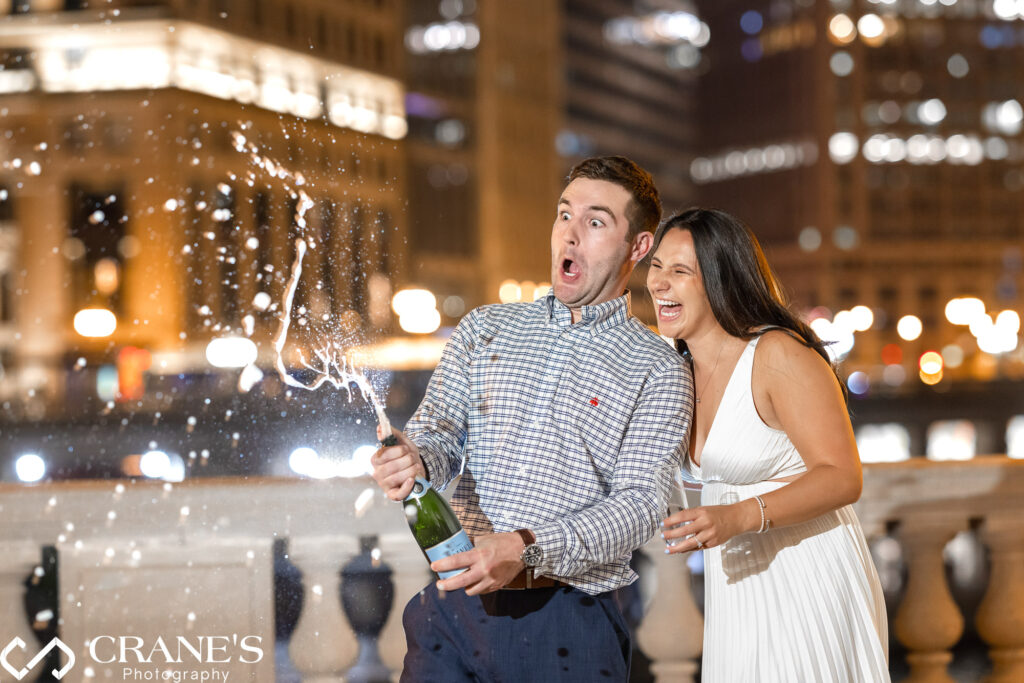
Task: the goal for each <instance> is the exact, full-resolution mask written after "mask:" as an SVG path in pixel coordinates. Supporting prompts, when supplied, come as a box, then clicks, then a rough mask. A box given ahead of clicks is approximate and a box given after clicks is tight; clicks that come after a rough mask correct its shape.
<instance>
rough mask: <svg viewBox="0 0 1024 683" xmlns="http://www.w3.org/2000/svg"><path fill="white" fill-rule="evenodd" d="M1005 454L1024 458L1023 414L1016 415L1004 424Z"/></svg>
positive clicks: (1019, 458) (1020, 458)
mask: <svg viewBox="0 0 1024 683" xmlns="http://www.w3.org/2000/svg"><path fill="white" fill-rule="evenodd" d="M1006 454H1007V455H1009V456H1010V457H1011V458H1017V459H1018V460H1024V415H1017V416H1016V417H1014V418H1012V419H1011V420H1010V422H1009V424H1007V425H1006Z"/></svg>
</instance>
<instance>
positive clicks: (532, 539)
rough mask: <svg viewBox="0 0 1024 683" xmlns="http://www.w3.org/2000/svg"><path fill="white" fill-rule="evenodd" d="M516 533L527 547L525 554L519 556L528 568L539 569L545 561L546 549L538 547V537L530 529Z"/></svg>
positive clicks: (519, 530)
mask: <svg viewBox="0 0 1024 683" xmlns="http://www.w3.org/2000/svg"><path fill="white" fill-rule="evenodd" d="M516 533H517V534H519V537H520V538H522V539H523V545H524V546H525V547H524V548H523V552H522V553H521V554H520V555H519V559H520V560H522V561H523V564H525V565H526V566H527V567H530V568H533V567H539V566H540V563H541V562H542V561H543V560H544V549H543V548H541V547H540V546H539V545H537V537H536V536H534V534H533V532H532V531H530V530H529V529H516Z"/></svg>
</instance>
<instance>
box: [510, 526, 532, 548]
mask: <svg viewBox="0 0 1024 683" xmlns="http://www.w3.org/2000/svg"><path fill="white" fill-rule="evenodd" d="M515 533H517V534H519V538H521V539H523V547H524V548H525V547H526V546H528V545H533V544H534V543H536V542H537V536H536V535H535V534H534V533H533V532H532V531H530V530H529V529H516V531H515Z"/></svg>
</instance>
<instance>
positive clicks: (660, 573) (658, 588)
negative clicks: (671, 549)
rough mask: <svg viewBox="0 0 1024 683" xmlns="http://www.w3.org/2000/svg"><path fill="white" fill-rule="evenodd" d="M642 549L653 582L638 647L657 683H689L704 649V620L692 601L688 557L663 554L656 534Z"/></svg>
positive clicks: (692, 678) (662, 547)
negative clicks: (650, 564) (687, 564)
mask: <svg viewBox="0 0 1024 683" xmlns="http://www.w3.org/2000/svg"><path fill="white" fill-rule="evenodd" d="M644 550H645V551H646V554H647V556H648V557H649V558H650V559H651V562H652V564H653V567H652V568H651V570H652V571H653V572H654V583H653V588H652V594H651V595H650V596H649V600H648V601H647V602H648V604H649V608H648V609H647V611H646V613H645V614H644V619H643V621H642V622H641V624H640V626H639V627H638V628H637V631H636V636H637V644H638V645H639V646H640V649H641V650H643V651H644V654H646V655H647V656H648V658H650V660H651V673H652V674H654V680H655V681H656V682H657V683H692V682H693V680H694V675H695V674H696V673H697V661H696V660H697V658H698V657H699V656H700V654H701V651H702V650H703V647H704V617H703V616H702V615H701V613H700V610H698V609H697V604H696V603H695V602H694V600H693V590H692V586H691V580H690V570H689V568H688V567H687V566H686V560H687V558H688V557H689V554H686V555H666V554H665V542H664V541H663V540H661V537H660V536H657V535H656V536H655V537H654V539H653V540H651V541H650V542H649V543H648V544H647V545H646V546H644Z"/></svg>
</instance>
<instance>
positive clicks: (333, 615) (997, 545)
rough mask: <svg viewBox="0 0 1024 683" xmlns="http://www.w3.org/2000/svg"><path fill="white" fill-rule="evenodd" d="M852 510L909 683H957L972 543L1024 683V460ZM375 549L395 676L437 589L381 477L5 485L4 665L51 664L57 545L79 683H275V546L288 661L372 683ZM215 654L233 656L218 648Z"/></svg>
mask: <svg viewBox="0 0 1024 683" xmlns="http://www.w3.org/2000/svg"><path fill="white" fill-rule="evenodd" d="M856 507H857V511H858V514H859V516H860V518H861V521H862V524H863V525H864V529H865V533H866V534H867V535H868V538H869V540H874V541H879V540H884V541H886V542H889V543H893V542H898V544H899V547H900V551H901V554H902V561H903V563H905V566H906V582H905V585H904V586H903V587H902V600H901V602H900V603H899V605H898V607H897V609H896V610H895V614H894V615H890V616H891V617H892V622H893V633H894V635H895V637H896V638H897V639H898V640H899V641H900V643H902V645H904V646H905V647H906V648H907V650H908V654H907V663H908V665H909V669H910V674H909V678H908V679H907V680H910V681H936V682H938V681H951V680H952V679H951V678H950V676H949V674H948V672H947V667H948V665H949V663H950V661H951V659H952V653H951V650H952V648H953V646H954V645H955V644H956V643H957V641H958V640H959V639H960V638H961V635H962V634H963V632H964V628H965V621H964V620H965V615H963V614H961V613H960V610H959V608H958V607H957V603H956V602H955V601H954V599H953V596H952V594H951V591H950V587H949V585H948V582H947V578H946V568H945V567H946V562H945V560H944V557H943V553H944V549H945V548H946V546H947V543H948V542H949V541H950V539H952V538H953V537H954V536H955V535H956V534H958V533H960V532H962V531H964V530H968V529H972V530H975V531H976V532H977V534H978V538H980V540H981V542H982V543H983V544H984V546H985V547H986V548H987V549H988V557H989V565H990V567H991V571H990V579H989V581H988V585H987V588H986V592H985V595H984V598H983V599H982V601H981V604H980V606H979V608H978V610H977V614H976V615H975V626H976V629H977V633H978V634H979V635H980V637H981V638H983V639H984V641H985V642H986V643H987V645H988V646H989V648H990V650H989V654H990V658H991V660H992V664H993V670H992V674H991V678H990V681H991V682H992V683H999V682H1002V681H1018V680H1024V461H1014V460H1010V459H1008V458H1005V457H1000V456H985V457H978V458H975V459H974V460H971V461H967V462H957V463H933V462H929V461H925V460H923V459H920V460H918V459H915V460H912V461H909V462H904V463H895V464H881V465H870V466H867V467H866V468H865V480H864V493H863V495H862V497H861V500H860V502H858V503H857V506H856ZM367 538H373V539H376V540H375V544H376V548H377V549H379V551H380V553H379V559H380V561H381V562H383V563H384V564H385V565H387V566H388V567H390V569H391V572H392V574H391V582H392V585H393V596H394V597H393V607H392V609H391V610H390V612H389V614H388V615H387V618H386V621H384V627H383V630H382V631H381V633H380V636H379V637H378V639H377V642H376V643H371V645H373V646H375V647H374V648H373V652H371V653H369V654H370V655H372V656H371V658H372V659H373V660H374V661H375V662H376V661H377V660H376V658H377V653H378V652H379V659H380V662H383V666H385V667H387V668H388V669H390V670H391V671H393V672H397V670H398V669H399V668H400V666H401V661H402V657H403V655H404V646H405V643H404V636H403V633H402V626H401V611H402V607H403V606H404V605H405V604H406V602H408V600H409V599H411V598H412V597H413V596H414V595H415V594H416V593H417V592H418V591H419V590H420V589H421V588H422V587H423V586H424V585H426V584H427V583H428V581H429V580H430V576H431V575H430V572H429V570H428V568H427V566H426V563H425V561H424V560H423V557H422V555H421V554H420V552H419V549H418V548H417V547H416V546H415V544H414V543H413V541H412V537H411V535H410V534H409V532H408V529H407V528H406V526H405V520H404V517H403V515H402V514H401V511H400V509H399V508H398V506H396V505H395V504H393V503H391V502H390V501H386V500H385V499H384V498H383V496H382V495H380V494H379V493H377V492H376V491H375V489H374V488H373V487H372V486H371V482H370V481H369V480H355V479H348V480H345V479H336V480H330V481H304V480H291V479H219V480H218V479H206V480H193V481H190V482H186V483H181V484H174V485H169V484H161V483H154V482H128V481H125V482H113V481H111V482H99V481H91V482H68V483H58V484H46V485H40V486H3V487H0V646H5V645H6V644H7V643H10V642H12V641H13V639H14V638H16V637H18V638H21V640H22V641H23V642H24V643H26V647H25V648H24V649H21V648H12V649H11V650H9V652H8V655H7V661H8V662H9V663H10V665H11V666H12V667H14V668H18V667H21V666H25V665H27V663H28V662H29V661H30V660H31V659H32V657H33V656H34V655H35V652H36V651H38V645H37V641H36V640H35V638H34V636H33V635H32V631H31V629H30V623H29V622H28V620H26V618H25V612H24V608H23V604H22V603H23V600H22V596H23V594H24V584H25V580H26V577H28V576H29V575H30V574H32V572H33V570H34V568H35V567H37V566H38V565H39V562H40V557H41V548H42V547H44V546H52V547H54V548H56V550H57V554H58V557H59V562H58V567H59V576H58V584H59V596H60V597H59V618H60V629H59V633H60V637H61V639H62V641H64V642H65V643H66V644H67V645H68V646H69V647H70V648H71V649H72V651H73V652H74V653H75V656H76V665H75V666H74V667H73V668H72V669H71V670H70V672H69V673H68V675H67V676H65V680H71V681H84V680H90V681H92V680H96V679H100V680H127V679H126V678H125V676H126V675H127V672H126V667H131V668H132V669H133V673H134V670H142V671H150V670H157V669H175V668H177V669H192V670H207V671H212V670H214V669H216V670H217V671H220V672H223V673H226V674H228V675H230V676H231V680H239V679H242V680H258V681H272V680H274V671H275V663H274V637H275V632H274V588H273V579H274V574H273V571H274V567H273V544H274V542H275V541H276V540H279V539H283V540H284V541H285V542H286V543H287V547H288V554H289V559H290V561H291V562H292V563H293V564H294V565H295V566H296V567H297V568H298V569H299V570H300V571H301V572H302V587H303V598H302V609H301V615H300V617H299V621H298V624H297V626H296V628H295V630H294V632H293V633H292V637H291V642H290V643H289V647H288V654H289V658H290V659H291V661H292V665H293V666H294V667H295V668H296V669H297V670H298V671H299V672H300V673H301V674H302V677H303V681H304V682H314V681H315V682H318V683H319V682H327V681H342V680H345V678H346V675H348V676H349V677H350V678H351V679H352V680H359V679H360V676H359V675H355V674H354V673H353V672H357V671H370V670H374V669H373V665H372V663H371V665H370V668H366V666H364V661H365V660H366V659H367V657H366V655H367V651H366V649H367V647H368V643H367V640H366V638H365V637H357V634H356V633H355V632H354V631H353V628H352V626H351V623H350V621H349V619H348V618H347V615H346V614H345V611H344V610H343V608H342V604H341V600H340V598H339V582H340V581H341V576H340V569H341V567H342V566H343V565H345V564H346V563H347V562H348V561H349V560H350V559H352V558H353V557H355V556H356V555H357V554H359V552H360V542H361V540H363V539H367ZM662 551H663V545H662V543H661V541H660V539H656V540H654V541H652V542H651V544H650V545H649V546H648V547H647V548H645V549H644V552H645V553H646V555H647V557H648V558H649V561H648V562H647V566H646V569H645V571H644V576H643V581H642V584H643V591H642V592H643V593H644V594H645V596H646V605H647V607H646V613H645V617H644V620H643V622H642V623H641V624H640V626H639V627H638V629H637V634H636V636H637V643H638V645H639V647H640V648H641V649H642V650H643V652H644V653H645V654H646V655H647V656H648V658H649V659H650V660H651V661H652V665H651V672H652V674H653V675H654V676H655V679H656V680H657V681H659V683H676V682H682V681H693V680H695V679H696V674H697V671H698V662H699V658H700V651H701V631H702V624H703V621H702V619H701V615H700V611H699V608H698V605H697V603H696V601H695V600H694V595H693V592H692V591H691V577H690V575H689V573H688V571H687V569H686V563H685V562H684V561H683V558H680V557H678V556H666V555H664V553H663V552H662ZM374 555H375V556H376V553H374ZM876 561H878V560H876ZM887 561H888V560H887ZM880 571H882V573H883V575H884V574H885V572H884V568H883V567H881V566H880ZM966 616H970V615H966ZM381 617H382V620H383V615H381ZM247 636H248V637H249V638H250V640H248V641H245V642H247V643H248V644H249V645H253V644H259V650H260V652H261V656H260V657H259V659H258V661H253V660H256V656H255V654H253V652H252V650H248V651H247V650H244V649H240V646H239V640H240V639H244V638H245V637H247ZM119 637H133V638H136V639H138V641H141V642H142V643H144V646H143V647H141V648H137V649H136V650H133V649H132V648H131V645H132V644H136V641H129V643H128V648H127V651H126V653H124V654H125V656H126V657H127V659H128V660H129V661H128V662H127V663H124V662H121V661H108V660H120V659H122V658H124V657H121V654H122V653H121V652H120V651H119V650H117V648H116V647H115V646H123V645H124V643H122V642H119V641H117V640H116V639H117V638H119ZM158 638H163V640H164V641H166V643H168V644H170V645H171V648H170V649H171V652H172V654H173V653H178V652H179V648H180V647H181V646H180V644H177V640H178V639H179V638H182V639H184V640H185V641H186V644H187V645H191V646H192V647H193V648H197V647H199V648H200V649H201V646H203V643H204V642H205V647H206V648H207V649H206V650H205V651H201V652H200V654H201V655H204V656H205V658H207V659H208V658H209V656H210V655H211V653H212V654H213V655H215V656H214V659H217V660H218V661H216V662H213V663H210V662H209V661H204V662H202V663H196V662H195V659H194V657H193V656H192V654H191V653H190V651H188V650H180V653H183V656H181V657H179V659H181V660H182V661H181V663H178V664H165V663H164V657H162V656H158V655H161V653H160V652H157V653H153V652H152V649H153V644H154V643H155V642H156V641H157V640H158ZM204 638H205V639H208V640H206V641H203V639H204ZM212 638H221V639H220V640H216V641H214V640H210V639H212ZM232 639H233V640H232ZM197 644H198V645H197ZM215 645H216V646H220V647H221V648H222V649H219V650H218V649H211V648H214V646H215ZM90 646H92V649H93V650H95V655H96V656H94V653H93V652H91V651H90ZM141 655H151V656H149V657H148V659H150V662H149V663H146V662H139V661H137V660H138V659H139V657H140V656H141ZM225 659H227V660H229V661H220V660H225ZM64 661H66V658H65V660H64ZM357 662H360V665H359V666H356V667H355V668H353V666H354V665H356V664H357ZM376 666H377V667H378V668H380V663H379V662H378V663H377V664H376ZM135 680H143V679H138V678H136V679H135ZM208 680H223V679H208Z"/></svg>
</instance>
